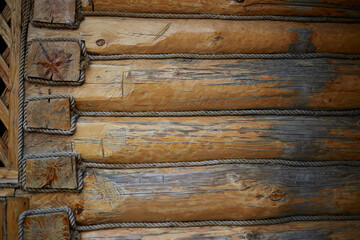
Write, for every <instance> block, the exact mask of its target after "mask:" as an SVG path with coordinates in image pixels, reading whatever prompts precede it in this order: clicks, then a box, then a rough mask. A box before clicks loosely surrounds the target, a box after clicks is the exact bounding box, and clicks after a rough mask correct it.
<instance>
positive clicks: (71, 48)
mask: <svg viewBox="0 0 360 240" xmlns="http://www.w3.org/2000/svg"><path fill="white" fill-rule="evenodd" d="M26 73H27V75H28V77H29V78H41V79H44V80H50V81H77V80H78V79H79V77H80V46H79V44H78V43H76V42H32V43H31V44H30V46H29V48H28V56H27V64H26Z"/></svg>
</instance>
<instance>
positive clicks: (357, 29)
mask: <svg viewBox="0 0 360 240" xmlns="http://www.w3.org/2000/svg"><path fill="white" fill-rule="evenodd" d="M43 37H72V38H80V39H82V40H85V44H86V47H87V50H88V52H90V53H92V54H103V55H108V54H124V53H130V54H131V53H134V54H136V53H200V54H220V53H287V52H290V53H308V52H330V53H353V54H355V53H356V54H359V53H360V48H359V47H358V43H359V42H360V24H337V23H295V22H276V21H226V20H204V19H203V20H193V19H190V20H189V19H187V20H186V19H185V20H184V19H134V18H117V17H86V19H85V21H83V22H82V23H81V24H80V28H79V29H78V30H76V31H74V30H60V29H48V28H37V27H34V26H32V25H30V27H29V36H28V39H29V40H31V39H33V38H43Z"/></svg>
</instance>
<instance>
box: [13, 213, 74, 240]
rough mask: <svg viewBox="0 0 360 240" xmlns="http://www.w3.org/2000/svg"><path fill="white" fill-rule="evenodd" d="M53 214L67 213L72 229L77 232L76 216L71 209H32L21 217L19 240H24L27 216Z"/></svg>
mask: <svg viewBox="0 0 360 240" xmlns="http://www.w3.org/2000/svg"><path fill="white" fill-rule="evenodd" d="M52 213H66V214H67V215H68V218H69V223H70V228H71V229H72V230H74V231H76V222H75V217H74V214H73V212H72V210H71V208H69V207H60V208H45V209H32V210H27V211H24V212H23V213H22V214H21V215H20V217H19V227H18V233H19V240H24V226H23V225H24V220H25V218H26V217H27V216H33V215H40V214H52Z"/></svg>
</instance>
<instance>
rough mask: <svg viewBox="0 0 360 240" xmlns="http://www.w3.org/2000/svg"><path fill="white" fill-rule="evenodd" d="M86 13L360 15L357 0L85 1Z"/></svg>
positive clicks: (84, 8) (83, 0) (359, 6)
mask: <svg viewBox="0 0 360 240" xmlns="http://www.w3.org/2000/svg"><path fill="white" fill-rule="evenodd" d="M82 3H83V10H86V11H93V10H95V11H115V12H118V11H119V12H160V13H214V14H236V15H310V16H359V12H358V11H359V9H360V4H359V2H358V1H356V0H350V1H348V0H335V1H330V0H320V1H306V0H297V1H290V0H260V1H259V0H245V1H241V0H240V1H237V0H207V1H194V0H140V1H132V0H82Z"/></svg>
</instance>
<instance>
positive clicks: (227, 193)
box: [19, 164, 360, 225]
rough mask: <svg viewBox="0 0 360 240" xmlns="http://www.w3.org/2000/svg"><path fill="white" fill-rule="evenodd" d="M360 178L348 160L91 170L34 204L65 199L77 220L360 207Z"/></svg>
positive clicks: (269, 214)
mask: <svg viewBox="0 0 360 240" xmlns="http://www.w3.org/2000/svg"><path fill="white" fill-rule="evenodd" d="M359 184H360V172H359V169H358V168H354V167H351V166H332V167H311V168H309V167H288V166H283V165H261V166H259V165H251V164H250V165H249V164H239V165H238V164H230V165H217V166H204V167H189V168H163V169H159V168H157V169H156V168H154V169H152V168H151V169H133V170H104V169H88V170H87V173H86V177H85V179H84V189H83V190H82V192H81V193H80V194H75V193H74V194H72V193H71V194H69V193H49V194H41V193H40V194H33V195H31V208H34V209H35V208H48V207H60V206H69V207H71V208H72V209H73V210H74V213H75V217H76V220H77V223H78V224H80V225H90V224H100V223H110V222H133V221H136V222H142V221H196V220H229V219H232V220H243V219H266V218H273V217H282V216H287V215H317V214H350V213H351V214H359V213H360V209H359V208H358V204H359V200H360V193H359V191H358V189H359ZM19 195H20V196H25V197H26V196H30V195H29V194H28V193H20V192H19Z"/></svg>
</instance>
